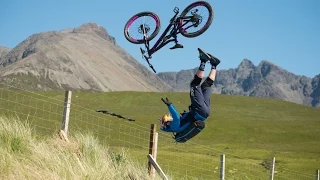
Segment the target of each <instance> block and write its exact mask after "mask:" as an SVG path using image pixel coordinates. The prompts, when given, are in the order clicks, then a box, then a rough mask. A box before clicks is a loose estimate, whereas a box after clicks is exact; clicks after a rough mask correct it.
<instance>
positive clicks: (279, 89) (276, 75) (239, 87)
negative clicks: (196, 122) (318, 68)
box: [158, 59, 320, 108]
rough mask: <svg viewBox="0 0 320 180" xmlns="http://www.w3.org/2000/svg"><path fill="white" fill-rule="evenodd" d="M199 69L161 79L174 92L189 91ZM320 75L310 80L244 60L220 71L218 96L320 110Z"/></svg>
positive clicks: (169, 73)
mask: <svg viewBox="0 0 320 180" xmlns="http://www.w3.org/2000/svg"><path fill="white" fill-rule="evenodd" d="M196 70H197V68H195V69H190V70H182V71H179V72H164V73H159V74H158V76H159V77H160V78H161V79H162V80H164V81H165V82H167V83H168V84H169V85H170V86H171V87H172V88H173V89H174V91H188V90H189V82H190V80H191V79H192V77H193V75H194V73H195V72H196ZM319 81H320V75H318V76H316V77H314V78H309V77H306V76H298V75H295V74H293V73H290V72H288V71H286V70H284V69H282V68H280V67H279V66H277V65H275V64H272V63H270V62H268V61H265V60H264V61H261V62H260V64H259V65H258V66H255V65H254V64H253V63H252V62H251V61H250V60H248V59H244V60H243V61H242V62H241V63H240V64H239V66H238V67H237V68H234V69H228V70H219V71H218V73H217V78H216V81H215V88H214V93H218V94H231V95H243V96H255V97H264V98H276V99H281V100H285V101H290V102H295V103H298V104H304V105H312V106H313V107H318V108H320V82H319Z"/></svg>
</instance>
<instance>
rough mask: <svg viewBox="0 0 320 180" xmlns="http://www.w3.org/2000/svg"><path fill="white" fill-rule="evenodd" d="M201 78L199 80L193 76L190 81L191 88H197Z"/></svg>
mask: <svg viewBox="0 0 320 180" xmlns="http://www.w3.org/2000/svg"><path fill="white" fill-rule="evenodd" d="M201 80H202V78H199V77H198V76H197V75H194V77H193V80H192V81H191V83H190V84H191V86H198V85H199V84H200V83H201Z"/></svg>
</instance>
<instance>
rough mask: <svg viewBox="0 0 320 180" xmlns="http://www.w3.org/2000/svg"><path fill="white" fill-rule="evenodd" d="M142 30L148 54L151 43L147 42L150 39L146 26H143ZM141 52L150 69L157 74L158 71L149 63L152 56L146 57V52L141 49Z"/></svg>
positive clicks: (141, 26)
mask: <svg viewBox="0 0 320 180" xmlns="http://www.w3.org/2000/svg"><path fill="white" fill-rule="evenodd" d="M140 28H141V29H142V32H143V40H144V44H145V47H146V48H147V52H149V50H150V44H149V41H147V38H148V36H147V30H146V29H145V27H144V24H141V25H140ZM140 51H141V54H142V58H144V59H145V60H146V61H147V63H148V65H149V67H150V68H151V69H152V70H153V72H154V73H157V72H156V70H155V69H154V68H153V66H152V64H151V63H150V62H149V59H151V58H152V57H151V56H146V55H145V52H146V51H145V50H143V49H142V48H141V47H140Z"/></svg>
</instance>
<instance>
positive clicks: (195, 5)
mask: <svg viewBox="0 0 320 180" xmlns="http://www.w3.org/2000/svg"><path fill="white" fill-rule="evenodd" d="M197 6H205V3H203V2H199V3H195V4H193V5H192V6H191V9H192V8H194V7H197ZM208 19H209V17H208ZM208 19H207V21H208ZM182 21H183V20H182V19H181V20H180V24H181V25H182ZM206 24H207V23H206ZM204 27H205V25H204V26H203V27H202V28H201V29H199V31H201V30H202V29H203V28H204ZM182 28H183V27H182ZM183 30H184V28H183ZM193 33H194V32H193Z"/></svg>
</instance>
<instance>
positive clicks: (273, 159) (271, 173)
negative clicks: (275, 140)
mask: <svg viewBox="0 0 320 180" xmlns="http://www.w3.org/2000/svg"><path fill="white" fill-rule="evenodd" d="M275 162H276V158H275V157H273V158H272V161H271V166H270V180H273V178H274V167H275Z"/></svg>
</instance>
